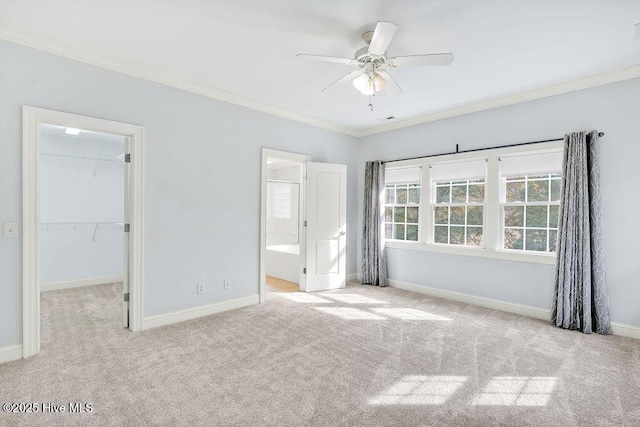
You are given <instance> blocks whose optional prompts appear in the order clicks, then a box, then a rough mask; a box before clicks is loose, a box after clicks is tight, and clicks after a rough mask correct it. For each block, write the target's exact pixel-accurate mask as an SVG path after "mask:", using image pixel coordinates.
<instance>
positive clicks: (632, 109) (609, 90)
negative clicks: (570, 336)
mask: <svg viewBox="0 0 640 427" xmlns="http://www.w3.org/2000/svg"><path fill="white" fill-rule="evenodd" d="M592 129H598V130H601V131H603V132H605V133H606V135H605V137H604V138H603V139H602V140H601V149H602V171H601V177H602V197H603V205H604V233H605V234H604V244H605V264H606V271H607V272H606V277H607V283H608V285H609V294H610V307H611V318H612V320H613V321H616V322H621V323H626V324H630V325H640V310H639V309H638V301H640V283H639V282H640V262H638V260H639V259H640V248H639V246H638V244H637V243H636V242H638V241H640V227H636V226H634V223H635V222H636V221H637V217H638V212H640V197H638V192H639V190H638V189H639V188H640V174H638V159H640V79H635V80H630V81H626V82H621V83H616V84H611V85H607V86H601V87H598V88H593V89H588V90H583V91H579V92H574V93H570V94H565V95H558V96H554V97H550V98H545V99H540V100H536V101H531V102H527V103H523V104H518V105H514V106H509V107H503V108H499V109H494V110H489V111H484V112H480V113H475V114H469V115H466V116H461V117H456V118H452V119H447V120H442V121H438V122H433V123H427V124H424V125H419V126H414V127H410V128H405V129H400V130H396V131H391V132H386V133H383V134H378V135H372V136H369V137H366V138H363V139H362V140H361V142H360V151H359V160H358V179H359V181H358V212H360V211H361V207H362V197H363V178H362V177H363V176H364V162H365V161H367V160H390V159H395V158H403V157H412V156H420V155H426V154H435V153H441V152H451V151H455V145H456V144H460V150H468V149H472V148H482V147H490V146H496V145H505V144H513V143H518V142H526V141H531V140H541V139H551V138H558V137H561V136H563V135H564V134H565V133H566V132H571V131H578V130H592ZM359 221H361V220H360V219H359ZM358 226H360V222H359V223H358ZM357 254H358V264H359V262H360V259H359V251H358V252H357ZM388 257H389V260H388V266H389V275H390V277H391V278H392V279H396V280H400V281H405V282H410V283H414V284H418V285H423V286H431V287H435V288H440V289H445V290H451V291H457V292H463V293H467V294H471V295H476V296H481V297H486V298H493V299H496V300H501V301H507V302H511V303H518V304H524V305H528V306H533V307H538V308H544V309H550V308H551V294H552V290H553V274H554V267H553V266H550V265H542V264H530V263H523V262H514V261H506V260H495V259H485V258H473V257H465V256H458V255H446V254H441V253H432V252H418V251H410V250H401V249H389V250H388Z"/></svg>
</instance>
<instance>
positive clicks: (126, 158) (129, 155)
mask: <svg viewBox="0 0 640 427" xmlns="http://www.w3.org/2000/svg"><path fill="white" fill-rule="evenodd" d="M124 162H125V163H131V154H129V153H127V154H125V155H124Z"/></svg>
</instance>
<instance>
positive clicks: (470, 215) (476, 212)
mask: <svg viewBox="0 0 640 427" xmlns="http://www.w3.org/2000/svg"><path fill="white" fill-rule="evenodd" d="M482 210H483V208H482V206H469V207H468V208H467V224H468V225H482Z"/></svg>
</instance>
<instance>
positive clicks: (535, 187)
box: [527, 180, 549, 202]
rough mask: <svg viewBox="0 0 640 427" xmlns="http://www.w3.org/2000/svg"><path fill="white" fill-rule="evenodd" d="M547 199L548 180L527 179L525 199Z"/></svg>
mask: <svg viewBox="0 0 640 427" xmlns="http://www.w3.org/2000/svg"><path fill="white" fill-rule="evenodd" d="M548 200H549V181H548V180H541V181H527V201H528V202H546V201H548Z"/></svg>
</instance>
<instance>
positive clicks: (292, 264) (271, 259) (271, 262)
mask: <svg viewBox="0 0 640 427" xmlns="http://www.w3.org/2000/svg"><path fill="white" fill-rule="evenodd" d="M267 275H268V276H273V277H277V278H278V279H283V280H288V281H289V282H293V283H298V284H299V283H300V245H299V244H297V243H295V244H288V245H271V246H267Z"/></svg>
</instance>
